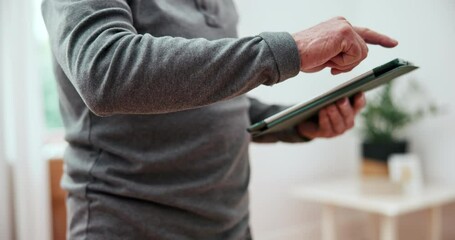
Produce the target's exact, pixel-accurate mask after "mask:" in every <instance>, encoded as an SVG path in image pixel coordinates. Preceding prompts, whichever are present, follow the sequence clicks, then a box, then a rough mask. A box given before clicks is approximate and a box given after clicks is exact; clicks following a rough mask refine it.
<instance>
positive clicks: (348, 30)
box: [339, 24, 352, 36]
mask: <svg viewBox="0 0 455 240" xmlns="http://www.w3.org/2000/svg"><path fill="white" fill-rule="evenodd" d="M339 31H340V34H341V35H342V36H349V35H351V34H352V27H351V26H350V25H349V24H343V25H342V26H341V27H340V30H339Z"/></svg>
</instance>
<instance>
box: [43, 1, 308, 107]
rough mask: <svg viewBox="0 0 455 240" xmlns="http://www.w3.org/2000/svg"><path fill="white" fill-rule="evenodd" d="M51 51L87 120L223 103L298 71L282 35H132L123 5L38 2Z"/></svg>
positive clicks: (290, 47) (290, 40) (291, 45)
mask: <svg viewBox="0 0 455 240" xmlns="http://www.w3.org/2000/svg"><path fill="white" fill-rule="evenodd" d="M42 11H43V17H44V20H45V24H46V27H47V30H48V33H49V36H50V41H51V47H52V52H53V54H54V56H55V58H56V60H57V63H58V64H59V65H60V67H61V68H62V69H63V71H64V72H65V75H67V77H68V79H69V80H70V81H71V83H72V85H73V86H74V87H75V89H76V90H77V92H78V93H79V95H80V96H81V98H82V100H83V101H84V103H85V104H86V105H87V107H88V108H89V109H90V110H91V111H92V112H93V113H95V114H97V115H100V116H108V115H112V114H153V113H167V112H174V111H181V110H185V109H191V108H197V107H201V106H204V105H208V104H211V103H214V102H217V101H221V100H225V99H229V98H232V97H235V96H238V95H241V94H243V93H246V92H248V91H249V90H251V89H253V88H255V87H257V86H259V85H261V84H264V85H273V84H275V83H278V82H281V81H283V80H285V79H287V78H290V77H293V76H295V75H296V74H298V72H299V66H300V58H299V56H298V51H297V47H296V44H295V42H294V40H293V38H292V36H291V35H290V34H289V33H284V32H281V33H262V34H259V35H258V36H253V37H246V38H239V39H233V38H229V39H220V40H212V41H210V40H207V39H202V38H201V39H185V38H179V37H168V36H165V37H154V36H152V35H150V34H138V33H137V31H136V29H135V28H134V27H133V23H132V22H133V20H132V13H131V9H130V8H129V6H128V4H127V3H126V0H109V1H104V0H79V1H73V0H59V1H57V0H44V2H43V4H42Z"/></svg>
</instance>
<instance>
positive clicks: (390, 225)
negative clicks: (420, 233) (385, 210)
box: [380, 216, 398, 240]
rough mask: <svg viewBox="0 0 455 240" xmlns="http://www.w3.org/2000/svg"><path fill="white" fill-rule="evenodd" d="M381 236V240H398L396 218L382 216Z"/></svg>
mask: <svg viewBox="0 0 455 240" xmlns="http://www.w3.org/2000/svg"><path fill="white" fill-rule="evenodd" d="M380 236H381V240H397V239H398V227H397V218H396V217H390V216H381V226H380Z"/></svg>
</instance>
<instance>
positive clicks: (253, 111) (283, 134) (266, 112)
mask: <svg viewBox="0 0 455 240" xmlns="http://www.w3.org/2000/svg"><path fill="white" fill-rule="evenodd" d="M248 99H249V100H250V108H249V115H250V121H251V123H255V122H259V121H261V120H263V119H265V118H267V117H269V116H272V115H273V114H275V113H278V112H281V111H283V110H284V109H286V108H288V106H281V105H274V104H273V105H268V104H264V103H262V102H260V101H258V100H257V99H254V98H248ZM253 141H254V142H257V143H274V142H279V141H281V142H288V143H299V142H308V141H310V139H307V138H305V137H304V136H302V135H300V134H299V133H298V131H297V129H295V128H290V129H286V130H283V131H279V132H275V133H268V134H264V135H261V136H259V137H254V138H253Z"/></svg>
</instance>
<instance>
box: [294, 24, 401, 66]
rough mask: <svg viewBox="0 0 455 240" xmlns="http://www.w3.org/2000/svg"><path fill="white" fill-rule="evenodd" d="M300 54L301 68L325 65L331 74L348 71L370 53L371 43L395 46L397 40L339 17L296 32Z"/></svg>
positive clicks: (295, 37)
mask: <svg viewBox="0 0 455 240" xmlns="http://www.w3.org/2000/svg"><path fill="white" fill-rule="evenodd" d="M293 37H294V40H295V42H296V44H297V48H298V50H299V55H300V62H301V65H300V70H301V71H303V72H307V73H310V72H317V71H320V70H322V69H324V68H325V67H329V68H331V69H332V70H331V72H332V74H339V73H342V72H349V71H351V70H352V69H353V68H354V67H356V66H357V65H358V64H359V63H360V62H361V61H362V60H363V59H365V58H366V57H367V55H368V47H367V43H368V44H377V45H381V46H383V47H388V48H390V47H395V46H396V45H397V44H398V42H397V41H396V40H394V39H392V38H390V37H387V36H385V35H382V34H379V33H377V32H375V31H372V30H370V29H367V28H360V27H353V26H352V25H351V24H350V23H349V22H348V21H347V20H346V19H345V18H343V17H336V18H332V19H330V20H328V21H326V22H323V23H320V24H318V25H316V26H314V27H312V28H309V29H306V30H304V31H301V32H298V33H295V34H293Z"/></svg>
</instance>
